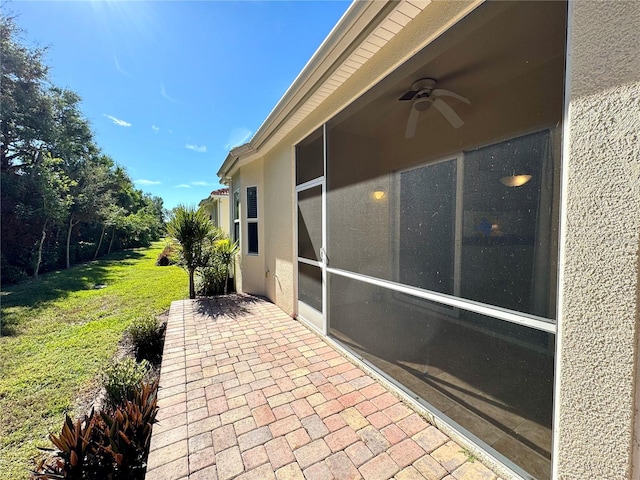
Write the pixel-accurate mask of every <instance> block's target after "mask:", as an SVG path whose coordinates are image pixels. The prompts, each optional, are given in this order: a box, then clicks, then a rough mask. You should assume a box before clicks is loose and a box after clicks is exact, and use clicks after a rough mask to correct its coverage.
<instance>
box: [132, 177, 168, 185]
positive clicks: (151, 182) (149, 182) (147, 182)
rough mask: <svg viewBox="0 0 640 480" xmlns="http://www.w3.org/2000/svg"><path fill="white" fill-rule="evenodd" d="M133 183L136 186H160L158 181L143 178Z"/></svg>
mask: <svg viewBox="0 0 640 480" xmlns="http://www.w3.org/2000/svg"><path fill="white" fill-rule="evenodd" d="M133 183H135V184H136V185H160V183H162V182H160V181H159V180H147V179H145V178H141V179H139V180H135V181H134V182H133Z"/></svg>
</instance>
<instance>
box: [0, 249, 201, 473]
mask: <svg viewBox="0 0 640 480" xmlns="http://www.w3.org/2000/svg"><path fill="white" fill-rule="evenodd" d="M162 247H163V243H162V242H158V243H156V244H154V245H153V246H152V247H151V248H148V249H138V250H131V251H127V252H124V253H119V254H115V255H112V256H111V257H109V258H108V259H106V260H101V261H96V262H90V263H87V264H84V265H80V266H77V267H74V268H71V269H70V270H64V271H60V272H51V273H48V274H45V275H42V276H41V277H40V278H38V279H37V280H32V281H27V282H24V283H22V284H19V285H16V286H9V287H8V288H3V291H2V294H1V295H2V296H1V297H0V300H1V301H2V311H1V315H2V316H1V321H2V335H3V336H2V337H0V479H2V480H5V479H6V480H9V479H11V480H14V479H22V478H28V468H30V467H31V466H32V463H31V459H32V458H34V457H35V456H37V455H38V450H37V448H36V447H38V446H44V447H49V446H51V445H50V443H49V441H48V439H47V435H48V433H49V432H55V433H59V432H60V428H61V427H62V422H63V420H64V415H65V413H70V414H72V415H73V414H74V412H73V411H72V410H71V409H72V408H73V403H74V400H75V399H76V398H77V397H78V396H79V395H81V394H82V393H83V392H86V391H88V390H89V389H90V388H91V387H92V386H93V385H95V382H96V377H97V374H98V373H99V372H100V371H101V369H102V367H103V366H104V365H105V363H106V362H108V361H109V359H110V358H111V357H112V356H113V354H114V353H115V351H116V349H117V346H118V342H119V341H120V340H121V338H122V334H123V332H124V330H125V329H126V328H127V326H128V325H129V323H130V322H131V320H132V319H133V318H135V317H137V316H140V315H146V314H157V313H161V312H162V311H164V310H167V309H168V308H169V305H170V304H171V301H173V300H178V299H182V298H186V297H188V285H187V275H186V273H185V272H184V270H182V269H180V268H178V267H156V266H155V260H156V257H157V256H158V254H159V253H160V252H161V251H162ZM96 285H106V286H105V287H104V288H101V289H96V288H94V287H95V286H96Z"/></svg>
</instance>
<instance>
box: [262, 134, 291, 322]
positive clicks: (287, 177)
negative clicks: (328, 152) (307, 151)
mask: <svg viewBox="0 0 640 480" xmlns="http://www.w3.org/2000/svg"><path fill="white" fill-rule="evenodd" d="M293 175H294V164H293V147H292V146H291V145H286V144H282V145H280V146H279V147H277V148H275V149H273V150H272V151H271V152H270V153H269V155H268V156H267V157H265V159H264V185H265V188H264V192H263V196H264V204H265V211H264V216H263V218H264V223H265V225H267V228H266V231H265V243H266V247H267V248H266V249H265V284H266V293H267V296H268V297H269V298H270V299H271V300H272V301H273V302H274V303H275V304H277V305H278V306H279V307H280V308H281V309H282V310H284V311H285V312H287V313H288V314H289V315H293V314H294V313H295V298H296V297H295V295H296V293H295V283H294V269H295V263H294V262H295V258H294V256H295V255H296V253H295V252H296V248H295V245H294V231H293V228H294V224H295V223H294V215H295V198H294V196H295V192H294V184H295V181H294V178H293Z"/></svg>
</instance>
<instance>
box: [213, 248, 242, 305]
mask: <svg viewBox="0 0 640 480" xmlns="http://www.w3.org/2000/svg"><path fill="white" fill-rule="evenodd" d="M236 253H238V242H236V243H231V241H230V240H229V239H228V238H225V239H222V240H218V241H217V242H216V254H217V255H218V256H219V258H220V263H222V264H223V265H224V269H225V282H224V294H225V295H226V294H227V285H229V268H230V267H231V264H232V263H233V257H235V256H236Z"/></svg>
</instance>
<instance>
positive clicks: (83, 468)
mask: <svg viewBox="0 0 640 480" xmlns="http://www.w3.org/2000/svg"><path fill="white" fill-rule="evenodd" d="M95 418H96V417H95V416H94V412H93V410H91V413H90V414H89V415H88V416H85V417H84V418H83V419H78V421H76V422H75V423H73V421H72V420H71V418H70V417H69V415H67V416H66V417H65V421H64V425H62V431H61V432H60V435H59V436H56V435H54V434H50V435H49V440H51V443H53V444H54V445H55V447H56V448H55V449H51V448H42V449H41V450H44V451H50V452H53V453H54V455H55V457H54V458H53V459H52V461H51V462H49V463H47V462H46V461H45V460H43V461H41V462H40V465H39V466H38V468H37V471H35V472H33V474H34V476H35V477H36V478H41V479H57V478H68V479H74V480H75V479H78V480H80V479H83V478H97V473H98V472H97V471H98V470H99V469H100V467H99V465H98V464H97V463H96V462H95V461H94V455H93V452H94V451H95V445H94V444H93V438H94V435H93V429H94V424H95Z"/></svg>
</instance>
